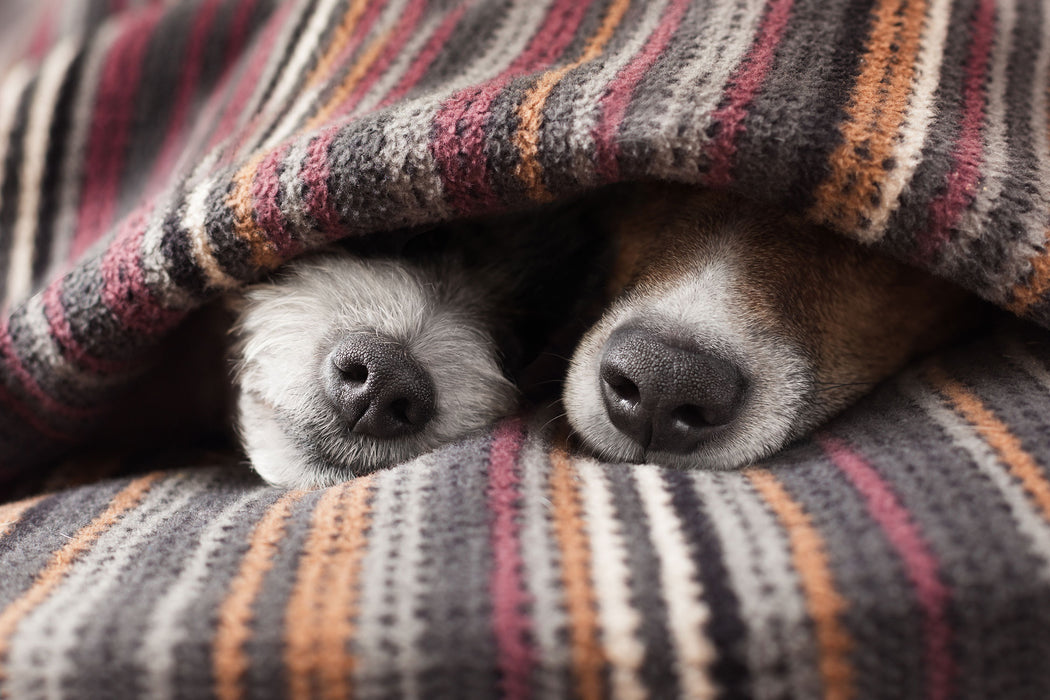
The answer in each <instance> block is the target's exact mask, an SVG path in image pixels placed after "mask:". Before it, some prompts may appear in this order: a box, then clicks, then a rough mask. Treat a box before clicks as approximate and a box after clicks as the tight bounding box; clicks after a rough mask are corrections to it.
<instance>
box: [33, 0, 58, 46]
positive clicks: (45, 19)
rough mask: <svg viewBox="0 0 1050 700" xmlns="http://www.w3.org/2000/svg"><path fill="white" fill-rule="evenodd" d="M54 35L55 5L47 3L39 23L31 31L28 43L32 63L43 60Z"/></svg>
mask: <svg viewBox="0 0 1050 700" xmlns="http://www.w3.org/2000/svg"><path fill="white" fill-rule="evenodd" d="M54 33H55V4H54V3H53V2H52V3H48V5H47V7H45V8H44V11H43V13H42V16H41V17H40V21H39V22H38V23H37V25H36V29H35V30H34V31H33V39H32V40H31V41H30V42H29V57H30V58H31V59H32V60H34V61H39V60H42V59H43V58H44V56H45V55H46V54H47V52H48V51H49V50H50V49H51V46H52V44H53V43H54V38H53V37H54Z"/></svg>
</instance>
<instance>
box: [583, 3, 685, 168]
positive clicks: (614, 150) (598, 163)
mask: <svg viewBox="0 0 1050 700" xmlns="http://www.w3.org/2000/svg"><path fill="white" fill-rule="evenodd" d="M687 9H689V2H688V0H673V1H672V2H671V3H670V4H669V5H668V6H667V7H666V8H665V9H664V15H663V17H661V18H660V24H659V25H658V26H657V27H656V29H655V30H654V31H653V33H652V34H651V35H649V39H648V40H647V41H646V42H645V46H643V47H642V50H641V51H639V52H638V53H637V54H635V56H634V58H632V59H631V60H630V62H628V64H627V65H626V66H624V68H623V69H622V70H621V71H620V72H619V73H618V74H617V75H616V78H615V79H614V80H613V82H612V84H611V85H609V87H608V89H607V91H606V93H605V96H604V97H603V98H602V101H601V110H602V116H601V119H600V120H599V122H598V125H597V126H596V127H595V128H594V130H593V131H592V132H591V137H592V138H593V139H594V148H595V154H594V160H595V170H596V171H597V174H598V177H599V178H600V179H602V180H604V181H606V182H614V181H616V180H617V179H619V174H620V165H619V162H618V158H619V156H620V146H619V144H618V143H616V141H615V137H616V132H617V131H619V129H620V125H621V124H623V118H624V115H625V114H627V107H628V106H629V105H630V103H631V96H632V95H633V94H634V90H635V88H636V87H638V83H639V82H641V80H642V78H644V77H645V74H646V73H647V72H648V71H649V69H650V68H652V67H653V64H654V63H656V59H657V58H659V56H660V54H661V53H663V51H664V49H665V48H666V47H667V43H668V42H669V41H670V40H671V37H672V36H673V35H674V32H675V30H677V29H678V25H680V24H681V23H682V18H683V17H684V16H685V13H686V10H687Z"/></svg>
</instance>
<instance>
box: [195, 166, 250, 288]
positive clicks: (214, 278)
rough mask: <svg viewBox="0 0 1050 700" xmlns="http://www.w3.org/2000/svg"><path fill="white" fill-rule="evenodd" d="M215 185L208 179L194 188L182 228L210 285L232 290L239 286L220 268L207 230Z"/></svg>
mask: <svg viewBox="0 0 1050 700" xmlns="http://www.w3.org/2000/svg"><path fill="white" fill-rule="evenodd" d="M215 185H216V181H215V180H214V179H207V180H204V181H203V182H201V183H200V184H199V185H197V186H196V187H194V188H193V190H192V191H191V192H190V193H189V195H188V196H187V197H186V213H185V214H184V215H183V217H182V226H183V228H185V229H186V232H187V233H188V236H189V242H190V246H191V247H192V248H193V258H194V260H195V261H196V262H197V265H198V266H199V267H200V269H201V270H202V271H203V272H204V275H205V277H206V278H207V280H208V284H209V285H211V286H213V287H218V288H219V289H232V288H233V287H235V286H237V280H235V279H234V278H233V277H230V276H229V275H227V274H226V272H225V271H223V269H222V268H221V267H220V266H219V261H218V260H217V259H216V258H215V255H214V252H213V251H212V248H211V241H210V240H209V239H208V233H207V230H206V229H205V223H206V222H207V219H208V197H209V195H210V194H211V191H212V188H213V187H215Z"/></svg>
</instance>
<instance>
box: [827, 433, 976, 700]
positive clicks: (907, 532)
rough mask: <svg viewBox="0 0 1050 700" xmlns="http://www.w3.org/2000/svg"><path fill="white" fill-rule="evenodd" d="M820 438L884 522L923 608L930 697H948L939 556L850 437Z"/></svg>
mask: <svg viewBox="0 0 1050 700" xmlns="http://www.w3.org/2000/svg"><path fill="white" fill-rule="evenodd" d="M817 441H818V442H819V443H820V445H821V447H823V448H824V451H825V452H826V453H827V455H828V457H830V458H831V461H832V462H833V463H834V464H835V466H836V467H838V468H839V469H840V470H841V471H842V472H843V473H844V474H845V475H846V476H847V477H848V478H849V480H850V481H851V482H852V483H853V486H854V488H856V489H857V491H858V492H859V493H860V494H861V496H863V498H864V501H865V503H866V504H867V507H868V512H869V513H871V516H872V518H874V519H875V521H876V522H877V523H878V524H879V526H880V527H881V528H882V530H883V532H884V533H885V534H886V537H887V539H889V541H890V543H891V544H892V545H893V547H894V549H896V551H897V555H898V556H899V557H900V558H901V561H902V562H903V563H904V567H905V570H906V571H907V575H908V579H909V580H910V581H911V583H912V585H913V586H914V587H915V594H916V597H917V599H918V602H919V605H920V607H921V608H922V619H923V636H924V637H925V640H924V648H925V655H926V664H925V667H926V669H927V677H926V684H927V687H926V695H925V696H926V697H928V698H931V699H933V700H945V699H946V698H950V697H952V695H953V692H954V688H953V685H954V678H955V675H956V668H955V661H954V660H953V659H952V654H951V643H952V631H951V626H950V623H949V621H948V602H949V599H950V592H949V590H948V588H947V587H946V586H945V585H944V584H943V583H942V582H941V580H940V575H939V573H938V572H939V569H940V564H939V563H938V561H937V557H936V556H935V555H934V553H933V551H932V550H931V549H930V546H929V544H927V542H926V540H925V538H923V536H922V532H920V530H919V527H918V526H917V525H916V524H915V521H914V520H913V519H912V517H911V515H910V514H909V513H908V509H907V508H906V507H905V506H904V505H903V504H902V503H901V502H900V500H899V499H898V498H897V495H896V494H895V493H894V492H893V489H892V488H890V485H889V484H887V483H886V482H885V481H884V480H883V478H882V477H881V476H880V475H879V473H878V472H876V471H875V470H874V469H873V468H872V467H871V465H869V464H868V463H867V461H865V460H864V458H863V457H862V456H861V455H859V454H857V453H856V452H854V451H853V449H852V448H851V447H850V446H849V445H847V444H846V443H845V442H843V441H841V440H839V439H837V438H834V437H832V436H830V435H826V434H825V435H820V436H818V437H817Z"/></svg>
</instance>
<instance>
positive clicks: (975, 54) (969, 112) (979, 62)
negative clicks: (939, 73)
mask: <svg viewBox="0 0 1050 700" xmlns="http://www.w3.org/2000/svg"><path fill="white" fill-rule="evenodd" d="M971 29H972V32H973V39H972V42H971V44H970V55H969V57H968V58H967V60H966V80H965V83H964V85H963V114H962V124H961V126H960V129H959V138H958V140H957V141H956V142H955V148H953V149H952V157H951V161H952V164H953V165H952V167H951V169H950V170H949V171H948V177H947V182H946V183H945V189H944V192H943V193H942V194H940V195H939V196H937V197H935V198H934V199H933V201H932V202H930V227H929V230H928V231H927V232H926V235H925V236H919V238H918V241H917V250H916V256H917V258H918V260H919V261H921V262H928V261H929V260H930V259H931V258H932V257H933V256H934V255H935V254H936V253H937V251H938V250H940V248H941V246H943V245H944V244H945V243H947V242H948V239H949V238H950V237H951V231H952V228H954V227H955V225H956V224H957V223H958V221H959V217H960V215H961V214H962V210H963V209H964V208H966V207H967V206H968V205H969V204H970V203H971V202H972V201H973V198H974V196H975V195H976V193H977V182H978V180H979V179H980V175H981V160H982V148H981V146H982V141H981V124H982V123H983V122H984V103H985V99H986V92H987V91H986V89H985V84H986V82H987V79H988V70H989V68H990V63H991V53H992V39H993V37H994V36H995V2H994V0H982V1H981V3H980V4H979V5H978V6H977V11H976V12H975V13H974V18H973V22H972V23H971Z"/></svg>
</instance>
